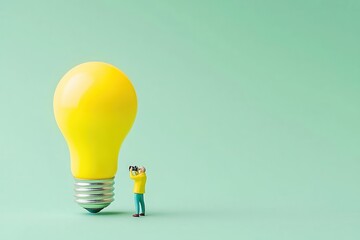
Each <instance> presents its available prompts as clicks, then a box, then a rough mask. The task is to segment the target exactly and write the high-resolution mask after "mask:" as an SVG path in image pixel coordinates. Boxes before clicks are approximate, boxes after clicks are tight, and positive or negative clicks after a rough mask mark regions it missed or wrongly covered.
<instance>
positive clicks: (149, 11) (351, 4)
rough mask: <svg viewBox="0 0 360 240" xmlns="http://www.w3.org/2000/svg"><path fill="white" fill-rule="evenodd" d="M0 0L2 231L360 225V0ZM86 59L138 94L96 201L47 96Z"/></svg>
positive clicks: (122, 232) (306, 235)
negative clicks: (76, 186) (77, 196)
mask: <svg viewBox="0 0 360 240" xmlns="http://www.w3.org/2000/svg"><path fill="white" fill-rule="evenodd" d="M0 3H1V4H0V110H1V112H0V114H1V116H0V161H1V167H0V181H1V185H2V186H1V191H0V203H1V205H2V206H3V208H2V210H1V212H0V238H1V239H129V238H132V239H137V238H142V239H148V240H150V239H157V240H158V239H222V238H224V237H228V238H232V239H256V240H262V239H263V240H281V239H284V240H289V239H290V240H298V239H299V240H300V239H301V240H303V239H306V240H312V239H314V240H319V239H326V240H329V239H334V240H335V239H336V240H338V239H346V240H347V239H354V240H355V239H360V230H359V228H358V227H359V223H360V205H359V202H360V190H359V180H360V176H359V169H360V163H359V160H360V150H359V149H360V148H359V142H360V127H359V124H360V108H359V102H360V94H359V93H360V66H359V63H360V57H359V56H360V45H359V42H360V15H359V11H360V3H359V1H357V0H353V1H340V0H339V1H325V0H324V1H321V0H311V1H310V0H307V1H290V0H289V1H280V0H275V1H256V0H255V1H254V0H247V1H241V0H238V1H235V0H234V1H226V0H224V1H165V0H164V1H115V0H114V1H35V0H34V1H23V2H20V1H0ZM94 60H96V61H105V62H109V63H111V64H114V65H115V66H117V67H119V68H120V69H122V70H123V71H124V72H125V73H126V74H127V75H128V76H129V78H130V79H131V80H132V82H133V84H134V86H135V88H136V90H137V94H138V100H139V109H138V116H137V119H136V122H135V124H134V127H133V129H132V131H131V132H130V134H129V136H128V138H127V139H126V140H125V142H124V144H123V146H122V150H121V154H120V157H119V170H118V174H117V176H116V179H115V181H116V185H115V187H116V190H115V194H116V195H115V202H113V203H112V204H111V205H110V206H109V207H107V208H106V209H104V210H103V211H102V212H101V213H100V214H99V215H91V214H88V213H86V210H84V209H82V208H81V207H79V206H78V205H77V204H76V203H74V198H73V196H72V195H73V185H72V184H73V178H72V176H71V173H70V161H69V153H68V149H67V146H66V143H65V141H64V139H63V137H62V136H61V134H60V131H59V130H58V128H57V126H56V123H55V120H54V117H53V112H52V97H53V92H54V90H55V87H56V84H57V83H58V81H59V80H60V78H61V77H62V76H63V74H65V72H67V71H68V70H69V69H70V68H72V67H73V66H75V65H77V64H79V63H82V62H86V61H94ZM134 164H139V165H145V166H146V167H147V170H148V184H147V193H146V195H145V201H146V204H147V206H146V208H147V213H148V216H146V217H142V218H136V219H135V218H132V217H131V214H132V213H133V211H134V206H133V195H132V192H131V191H132V182H131V180H130V179H129V178H128V166H129V165H134Z"/></svg>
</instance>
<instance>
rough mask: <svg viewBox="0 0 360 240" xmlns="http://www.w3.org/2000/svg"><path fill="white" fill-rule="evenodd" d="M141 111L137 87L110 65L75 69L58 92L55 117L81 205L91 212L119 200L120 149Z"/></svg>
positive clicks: (64, 78) (82, 66) (55, 96)
mask: <svg viewBox="0 0 360 240" xmlns="http://www.w3.org/2000/svg"><path fill="white" fill-rule="evenodd" d="M136 111H137V98H136V93H135V89H134V87H133V85H132V84H131V82H130V81H129V79H128V78H127V77H126V76H125V74H124V73H122V72H121V71H120V70H119V69H117V68H116V67H114V66H112V65H110V64H107V63H102V62H88V63H83V64H80V65H78V66H76V67H74V68H73V69H71V70H70V71H69V72H67V73H66V74H65V76H64V77H63V78H62V79H61V80H60V82H59V84H58V86H57V88H56V90H55V94H54V114H55V118H56V122H57V124H58V126H59V128H60V130H61V132H62V134H63V136H64V138H65V139H66V142H67V144H68V147H69V151H70V158H71V172H72V174H73V176H74V178H75V192H76V193H75V196H76V201H77V202H78V203H79V204H80V205H81V206H83V207H84V208H86V209H88V210H89V211H90V212H98V211H100V210H101V209H102V208H104V207H106V206H108V205H109V204H110V203H111V201H113V184H114V182H113V179H114V176H115V174H116V171H117V164H118V154H119V150H120V146H121V144H122V142H123V140H124V139H125V137H126V135H127V133H128V132H129V130H130V128H131V126H132V125H133V122H134V120H135V117H136Z"/></svg>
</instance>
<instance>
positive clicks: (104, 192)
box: [74, 178, 114, 213]
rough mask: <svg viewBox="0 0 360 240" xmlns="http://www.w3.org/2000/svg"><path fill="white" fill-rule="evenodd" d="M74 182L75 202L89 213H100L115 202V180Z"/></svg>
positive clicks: (76, 179)
mask: <svg viewBox="0 0 360 240" xmlns="http://www.w3.org/2000/svg"><path fill="white" fill-rule="evenodd" d="M74 180H75V183H74V190H75V201H76V202H77V203H78V204H79V205H80V206H81V207H83V208H85V209H86V210H88V211H89V212H91V213H97V212H100V211H101V210H102V209H103V208H105V207H107V206H109V205H110V203H111V202H112V201H114V178H109V179H96V180H90V179H78V178H74Z"/></svg>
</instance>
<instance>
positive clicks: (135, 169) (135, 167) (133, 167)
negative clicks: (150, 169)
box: [129, 166, 139, 172]
mask: <svg viewBox="0 0 360 240" xmlns="http://www.w3.org/2000/svg"><path fill="white" fill-rule="evenodd" d="M131 168H132V170H133V171H135V172H137V171H138V170H139V169H138V167H137V166H129V171H130V169H131Z"/></svg>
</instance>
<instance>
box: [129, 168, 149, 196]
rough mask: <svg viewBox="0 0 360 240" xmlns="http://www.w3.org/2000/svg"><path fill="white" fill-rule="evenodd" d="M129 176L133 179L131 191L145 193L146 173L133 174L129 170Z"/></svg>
mask: <svg viewBox="0 0 360 240" xmlns="http://www.w3.org/2000/svg"><path fill="white" fill-rule="evenodd" d="M130 178H131V179H133V180H134V181H135V183H134V190H133V192H134V193H138V194H143V193H145V184H146V173H140V174H138V175H133V174H132V172H131V171H130Z"/></svg>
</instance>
